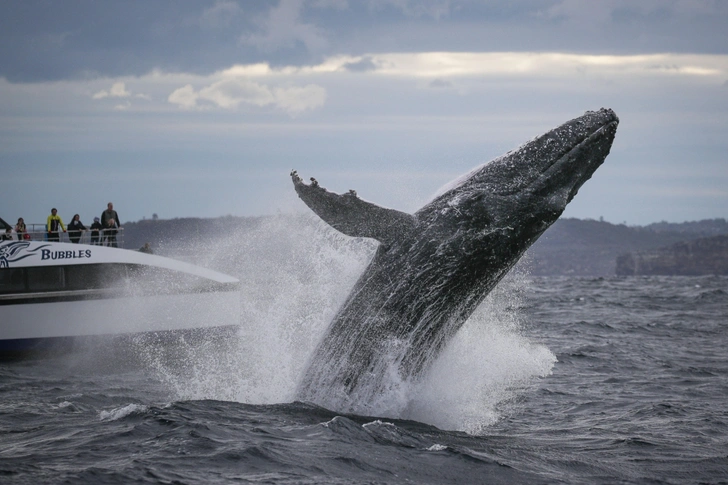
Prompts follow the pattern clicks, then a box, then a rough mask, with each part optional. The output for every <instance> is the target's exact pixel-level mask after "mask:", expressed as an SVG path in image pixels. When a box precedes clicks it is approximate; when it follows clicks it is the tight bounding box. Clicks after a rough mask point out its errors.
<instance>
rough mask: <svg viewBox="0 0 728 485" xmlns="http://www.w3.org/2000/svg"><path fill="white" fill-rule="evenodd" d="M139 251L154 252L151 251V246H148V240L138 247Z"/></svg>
mask: <svg viewBox="0 0 728 485" xmlns="http://www.w3.org/2000/svg"><path fill="white" fill-rule="evenodd" d="M139 252H140V253H147V254H154V253H152V246H150V245H149V243H148V242H145V243H144V246H142V247H140V248H139Z"/></svg>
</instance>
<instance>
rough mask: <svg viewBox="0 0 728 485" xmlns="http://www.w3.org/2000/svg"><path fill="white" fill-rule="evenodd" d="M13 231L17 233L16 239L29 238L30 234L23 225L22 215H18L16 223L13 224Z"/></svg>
mask: <svg viewBox="0 0 728 485" xmlns="http://www.w3.org/2000/svg"><path fill="white" fill-rule="evenodd" d="M15 232H16V233H17V234H18V241H22V240H23V239H26V240H27V239H30V234H28V228H27V227H25V221H24V220H23V218H22V217H19V218H18V223H17V224H15Z"/></svg>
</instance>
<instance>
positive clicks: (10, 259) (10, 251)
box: [0, 241, 33, 268]
mask: <svg viewBox="0 0 728 485" xmlns="http://www.w3.org/2000/svg"><path fill="white" fill-rule="evenodd" d="M28 246H30V243H29V242H26V241H18V242H11V243H8V244H4V245H2V246H0V268H9V267H10V263H14V262H16V261H20V260H21V259H25V258H27V257H28V256H33V254H25V255H22V256H20V255H19V254H18V253H19V252H20V251H22V250H23V249H25V248H27V247H28Z"/></svg>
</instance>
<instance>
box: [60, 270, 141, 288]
mask: <svg viewBox="0 0 728 485" xmlns="http://www.w3.org/2000/svg"><path fill="white" fill-rule="evenodd" d="M64 269H65V271H66V288H67V289H69V290H92V289H98V288H117V287H120V286H123V285H124V283H125V281H124V279H125V278H126V276H127V270H126V265H124V264H103V265H101V264H80V265H75V266H65V267H64Z"/></svg>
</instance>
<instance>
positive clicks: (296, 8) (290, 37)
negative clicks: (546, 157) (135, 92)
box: [0, 0, 728, 82]
mask: <svg viewBox="0 0 728 485" xmlns="http://www.w3.org/2000/svg"><path fill="white" fill-rule="evenodd" d="M725 25H728V2H712V1H708V0H696V1H693V2H680V1H655V0H646V1H645V2H640V3H639V4H635V3H634V2H629V1H626V0H604V1H601V2H598V3H595V2H579V1H567V0H562V1H559V0H547V1H537V0H518V1H512V2H505V1H504V2H499V1H489V2H483V1H476V0H460V1H457V0H450V1H446V0H431V1H430V0H426V1H414V0H371V1H370V2H346V1H343V0H308V1H307V0H281V1H278V2H253V1H242V0H218V1H205V2H200V1H195V0H156V1H154V2H146V1H112V0H110V1H103V2H93V1H87V0H64V1H63V2H48V1H45V0H24V1H22V2H20V1H17V2H13V1H9V2H0V76H1V77H5V78H7V79H8V80H11V81H14V82H19V81H44V80H57V79H67V78H83V77H93V76H120V75H141V74H145V73H147V72H149V71H151V70H153V69H160V70H163V71H167V72H189V73H195V74H207V73H210V72H213V71H216V70H220V69H225V68H228V67H230V66H231V65H233V64H236V63H254V62H268V63H270V64H271V65H278V66H280V65H296V66H301V65H307V64H312V63H317V62H319V61H320V60H321V59H323V58H325V57H327V56H331V55H337V54H339V55H354V56H356V55H365V54H372V53H383V52H416V51H566V52H597V53H622V54H624V53H644V52H691V53H698V52H706V53H726V52H728V29H725ZM351 67H352V68H357V66H351ZM360 67H366V66H365V65H364V64H362V65H361V66H360Z"/></svg>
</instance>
